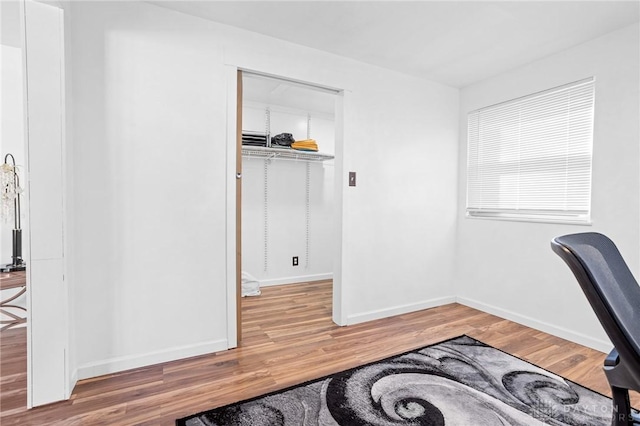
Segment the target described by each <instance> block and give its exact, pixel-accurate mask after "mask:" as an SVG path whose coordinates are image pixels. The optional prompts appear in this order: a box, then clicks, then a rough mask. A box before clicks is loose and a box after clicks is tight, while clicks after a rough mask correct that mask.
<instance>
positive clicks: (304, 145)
mask: <svg viewBox="0 0 640 426" xmlns="http://www.w3.org/2000/svg"><path fill="white" fill-rule="evenodd" d="M291 148H293V149H297V150H300V151H314V152H317V151H318V144H317V143H316V141H315V139H304V140H301V141H295V142H294V143H292V144H291Z"/></svg>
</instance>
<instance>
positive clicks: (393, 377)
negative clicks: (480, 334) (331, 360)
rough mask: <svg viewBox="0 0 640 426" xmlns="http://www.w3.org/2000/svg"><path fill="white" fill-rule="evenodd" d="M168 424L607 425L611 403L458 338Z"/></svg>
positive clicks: (346, 425)
mask: <svg viewBox="0 0 640 426" xmlns="http://www.w3.org/2000/svg"><path fill="white" fill-rule="evenodd" d="M176 424H177V425H178V426H203V425H207V426H208V425H238V426H239V425H247V426H267V425H268V426H275V425H296V426H301V425H305V426H306V425H322V426H334V425H345V426H364V425H380V426H382V425H384V426H387V425H434V426H441V425H473V426H480V425H483V426H484V425H500V426H504V425H544V424H547V425H581V426H582V425H609V424H611V400H610V399H609V398H607V397H605V396H603V395H601V394H599V393H596V392H594V391H591V390H589V389H587V388H584V387H582V386H580V385H578V384H575V383H573V382H571V381H569V380H566V379H564V378H562V377H560V376H557V375H555V374H553V373H550V372H548V371H546V370H544V369H542V368H539V367H536V366H535V365H533V364H530V363H528V362H526V361H523V360H521V359H519V358H516V357H513V356H511V355H509V354H507V353H505V352H502V351H500V350H498V349H495V348H492V347H490V346H488V345H485V344H484V343H481V342H479V341H477V340H474V339H472V338H470V337H467V336H461V337H457V338H455V339H451V340H448V341H446V342H442V343H438V344H435V345H432V346H427V347H425V348H422V349H418V350H415V351H411V352H407V353H405V354H402V355H398V356H394V357H391V358H387V359H385V360H382V361H379V362H375V363H372V364H368V365H365V366H362V367H358V368H355V369H352V370H348V371H343V372H341V373H337V374H334V375H331V376H327V377H325V378H322V379H318V380H315V381H311V382H307V383H304V384H301V385H298V386H295V387H291V388H288V389H285V390H282V391H278V392H274V393H271V394H268V395H263V396H260V397H258V398H253V399H250V400H247V401H242V402H238V403H236V404H231V405H227V406H225V407H221V408H216V409H213V410H210V411H206V412H203V413H199V414H196V415H193V416H189V417H186V418H184V419H179V420H177V421H176Z"/></svg>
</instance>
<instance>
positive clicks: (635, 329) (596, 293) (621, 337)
mask: <svg viewBox="0 0 640 426" xmlns="http://www.w3.org/2000/svg"><path fill="white" fill-rule="evenodd" d="M551 248H552V249H553V251H554V252H555V253H557V254H558V255H559V256H560V257H561V258H562V259H563V260H564V261H565V262H566V263H567V265H568V266H569V268H570V269H571V271H572V272H573V274H574V275H575V277H576V278H577V280H578V283H579V284H580V287H582V290H583V292H584V294H585V295H586V296H587V299H588V300H589V303H590V304H591V307H592V308H593V310H594V312H595V314H596V316H597V317H598V320H600V323H601V324H602V326H603V327H604V330H605V332H606V333H607V335H608V336H609V338H610V339H611V342H612V343H613V345H614V346H615V348H616V350H617V351H618V353H619V354H620V358H621V359H622V360H623V361H624V362H625V363H627V364H628V366H629V367H630V370H635V371H636V373H635V374H634V375H637V377H635V379H636V381H639V380H640V287H639V286H638V283H637V281H636V280H635V278H634V277H633V274H631V271H630V270H629V267H628V266H627V264H626V263H625V261H624V259H623V258H622V255H621V254H620V252H619V251H618V248H617V247H616V246H615V244H614V243H613V241H611V240H610V239H609V238H608V237H606V236H604V235H602V234H598V233H595V232H588V233H581V234H571V235H565V236H562V237H557V238H554V239H553V240H552V242H551ZM629 364H630V365H629Z"/></svg>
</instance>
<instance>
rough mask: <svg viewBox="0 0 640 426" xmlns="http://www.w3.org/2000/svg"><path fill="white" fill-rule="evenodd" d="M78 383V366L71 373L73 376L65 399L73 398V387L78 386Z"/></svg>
mask: <svg viewBox="0 0 640 426" xmlns="http://www.w3.org/2000/svg"><path fill="white" fill-rule="evenodd" d="M76 383H78V369H77V368H76V369H75V370H73V372H72V373H71V377H70V378H69V383H68V384H67V389H66V395H65V399H69V398H71V394H72V393H73V389H74V388H75V387H76Z"/></svg>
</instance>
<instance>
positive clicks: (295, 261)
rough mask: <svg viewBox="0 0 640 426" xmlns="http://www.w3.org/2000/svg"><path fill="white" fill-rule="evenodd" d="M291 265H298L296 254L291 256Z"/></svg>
mask: <svg viewBox="0 0 640 426" xmlns="http://www.w3.org/2000/svg"><path fill="white" fill-rule="evenodd" d="M293 266H298V256H293Z"/></svg>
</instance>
